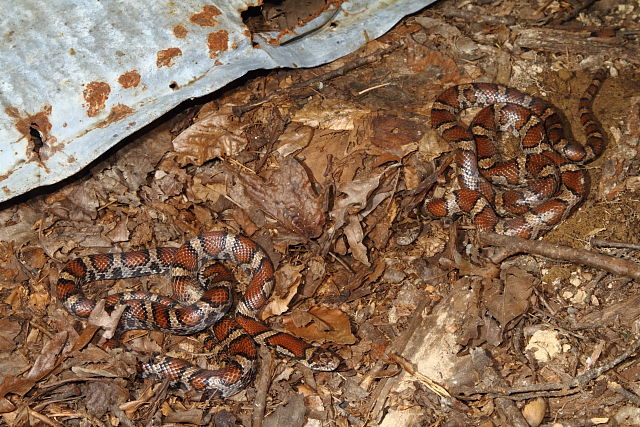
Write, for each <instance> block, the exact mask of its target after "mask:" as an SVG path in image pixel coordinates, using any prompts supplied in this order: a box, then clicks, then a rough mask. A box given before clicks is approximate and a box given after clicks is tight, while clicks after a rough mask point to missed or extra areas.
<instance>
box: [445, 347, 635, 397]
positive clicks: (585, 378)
mask: <svg viewBox="0 0 640 427" xmlns="http://www.w3.org/2000/svg"><path fill="white" fill-rule="evenodd" d="M638 349H640V339H637V340H636V341H635V342H634V343H632V344H631V345H630V346H629V347H628V348H627V350H625V351H624V352H622V353H621V354H620V355H619V356H617V357H615V358H613V359H611V360H610V361H608V362H605V363H603V364H602V365H600V366H599V367H597V368H593V369H589V370H588V371H586V372H583V373H582V374H580V375H578V376H576V377H574V378H573V379H572V380H570V381H566V382H556V383H543V384H531V385H527V386H522V387H513V388H509V389H506V388H505V389H499V388H475V389H473V388H471V389H467V390H464V391H462V392H461V394H459V395H458V396H457V397H458V398H460V399H465V400H475V399H480V398H483V397H487V396H488V397H505V398H509V399H512V400H525V399H531V398H533V397H538V396H543V397H551V396H553V397H557V396H567V395H570V394H575V393H577V392H578V391H579V390H580V389H581V388H583V387H584V386H586V385H587V384H588V383H589V381H591V380H593V379H595V378H597V377H599V376H600V375H602V374H603V373H605V372H606V371H608V370H610V369H612V368H614V367H615V366H617V365H619V364H620V363H622V362H623V361H625V360H626V359H628V358H629V357H631V356H632V355H633V354H634V353H635V352H637V351H638Z"/></svg>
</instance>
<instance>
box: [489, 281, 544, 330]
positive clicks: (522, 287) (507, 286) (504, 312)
mask: <svg viewBox="0 0 640 427" xmlns="http://www.w3.org/2000/svg"><path fill="white" fill-rule="evenodd" d="M516 274H517V275H516ZM516 274H513V273H510V274H507V275H506V277H505V281H504V285H503V284H502V282H500V281H498V280H492V281H490V282H489V284H488V285H486V286H485V291H484V294H483V297H484V304H485V306H486V307H487V309H488V310H489V312H490V313H491V315H492V316H493V317H494V318H495V319H496V320H497V321H498V322H499V323H500V326H502V327H503V328H504V326H505V325H506V324H507V323H509V322H510V321H511V320H513V319H515V318H516V317H518V316H520V315H522V314H523V313H525V312H526V311H527V309H528V308H529V297H530V296H531V293H532V292H533V285H534V280H535V277H534V276H532V275H531V274H529V273H526V272H524V271H522V270H519V269H518V272H516ZM503 287H504V289H503Z"/></svg>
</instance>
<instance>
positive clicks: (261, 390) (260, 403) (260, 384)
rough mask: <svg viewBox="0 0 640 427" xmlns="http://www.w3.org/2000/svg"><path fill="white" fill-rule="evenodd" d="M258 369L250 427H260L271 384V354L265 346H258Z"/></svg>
mask: <svg viewBox="0 0 640 427" xmlns="http://www.w3.org/2000/svg"><path fill="white" fill-rule="evenodd" d="M260 360H261V363H260V370H259V372H260V373H259V375H258V378H257V379H256V383H255V384H256V400H255V402H254V404H253V413H252V414H251V425H252V427H261V426H262V421H263V420H264V412H265V409H266V407H267V394H268V393H269V386H270V385H271V371H273V356H272V355H271V351H269V349H268V348H266V347H265V346H260Z"/></svg>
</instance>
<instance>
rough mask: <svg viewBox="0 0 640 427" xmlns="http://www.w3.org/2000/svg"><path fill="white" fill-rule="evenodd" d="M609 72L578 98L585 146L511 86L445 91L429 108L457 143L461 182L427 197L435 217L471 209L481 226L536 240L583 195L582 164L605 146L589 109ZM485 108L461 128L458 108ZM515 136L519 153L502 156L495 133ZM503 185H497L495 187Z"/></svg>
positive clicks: (553, 114)
mask: <svg viewBox="0 0 640 427" xmlns="http://www.w3.org/2000/svg"><path fill="white" fill-rule="evenodd" d="M605 77H606V73H605V71H604V70H598V71H597V72H595V73H594V76H593V79H592V81H591V83H590V85H589V87H588V88H587V89H586V91H585V92H584V94H583V95H582V97H581V98H580V103H579V114H580V122H581V124H582V126H583V128H584V131H585V134H586V143H585V144H584V145H582V144H580V143H577V142H575V141H572V140H568V139H567V138H565V136H564V134H563V126H562V123H561V121H560V117H559V115H558V113H557V111H556V109H555V108H554V107H553V106H552V105H551V104H549V103H547V102H545V101H543V100H541V99H538V98H534V97H532V96H529V95H527V94H525V93H522V92H520V91H518V90H516V89H513V88H509V87H506V86H502V85H498V84H492V83H469V84H463V85H458V86H453V87H450V88H448V89H446V90H445V91H444V92H442V93H441V94H440V95H439V96H438V97H437V98H436V100H435V102H434V104H433V107H432V110H431V125H432V127H433V128H434V129H435V130H436V131H437V132H438V133H439V134H440V136H441V137H442V138H443V139H445V140H446V141H448V142H449V143H450V144H452V145H453V146H454V147H455V148H456V165H457V168H458V182H459V185H460V189H459V190H456V191H448V192H447V193H446V194H445V196H444V198H434V199H429V200H426V202H425V208H426V210H427V212H428V213H429V214H431V215H432V216H435V217H445V216H451V215H454V214H457V213H466V214H469V215H470V216H471V218H472V220H473V222H474V224H475V225H476V228H477V229H479V230H482V231H494V232H497V233H500V234H506V235H512V236H518V237H523V238H528V239H533V238H536V237H539V236H541V235H542V234H544V233H546V232H547V231H549V230H550V229H552V228H553V227H554V226H556V225H557V224H558V223H560V222H561V221H563V220H564V219H565V218H566V217H567V216H568V215H569V214H570V213H571V211H572V210H573V209H574V208H575V207H576V206H577V205H579V204H580V203H581V202H582V201H583V200H584V199H585V198H586V196H587V195H588V192H589V176H588V174H587V172H586V170H585V168H584V164H585V163H587V162H590V161H592V160H593V159H595V158H596V157H598V156H599V155H600V154H601V153H602V151H603V150H604V147H605V141H604V136H603V135H604V132H603V131H602V127H601V125H600V123H599V122H598V120H597V119H596V117H595V116H594V114H593V112H592V104H593V100H594V98H595V96H596V94H597V93H598V91H599V89H600V87H601V85H602V83H603V81H604V79H605ZM472 107H483V108H482V109H481V110H480V112H479V113H478V114H477V115H476V117H475V118H474V119H473V121H472V122H471V124H470V126H469V127H466V126H465V125H464V124H463V123H462V122H461V120H460V118H459V116H460V113H461V112H462V111H463V110H466V109H468V108H472ZM499 131H501V132H505V133H510V134H513V135H515V136H516V137H517V138H518V139H519V140H520V146H521V149H522V151H523V154H522V155H520V156H518V157H516V158H515V159H511V160H501V158H500V155H499V150H498V148H497V143H496V133H497V132H499ZM500 186H501V187H500Z"/></svg>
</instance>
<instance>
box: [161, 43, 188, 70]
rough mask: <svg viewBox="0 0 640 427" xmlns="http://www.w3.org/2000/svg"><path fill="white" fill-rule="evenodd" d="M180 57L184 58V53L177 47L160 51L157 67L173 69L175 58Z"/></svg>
mask: <svg viewBox="0 0 640 427" xmlns="http://www.w3.org/2000/svg"><path fill="white" fill-rule="evenodd" d="M178 56H182V51H181V50H180V49H178V48H177V47H170V48H169V49H163V50H160V51H158V56H157V58H156V67H158V68H161V67H171V66H172V65H173V63H174V58H176V57H178Z"/></svg>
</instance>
